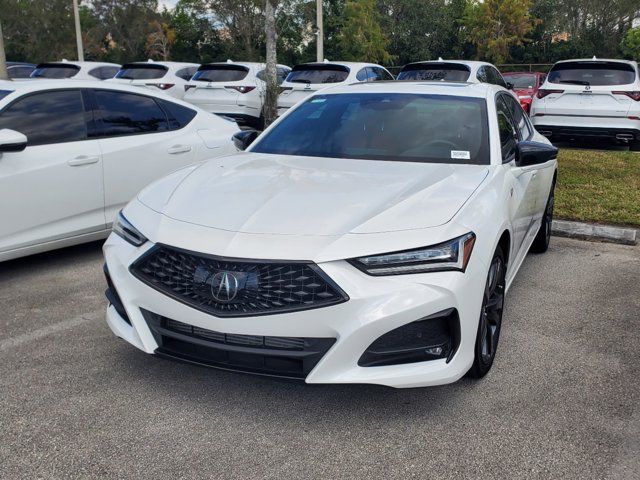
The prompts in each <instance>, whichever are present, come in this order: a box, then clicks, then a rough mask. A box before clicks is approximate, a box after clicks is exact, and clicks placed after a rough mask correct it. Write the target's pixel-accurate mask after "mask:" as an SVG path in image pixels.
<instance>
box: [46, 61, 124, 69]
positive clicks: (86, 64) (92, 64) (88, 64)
mask: <svg viewBox="0 0 640 480" xmlns="http://www.w3.org/2000/svg"><path fill="white" fill-rule="evenodd" d="M40 65H44V66H48V65H75V66H77V67H80V68H82V67H87V68H89V67H101V66H102V67H119V66H120V65H118V64H117V63H109V62H76V61H75V60H60V61H58V62H41V63H39V64H38V66H40Z"/></svg>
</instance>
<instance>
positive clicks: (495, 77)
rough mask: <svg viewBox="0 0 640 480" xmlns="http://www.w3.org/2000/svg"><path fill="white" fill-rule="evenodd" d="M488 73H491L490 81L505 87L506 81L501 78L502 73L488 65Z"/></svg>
mask: <svg viewBox="0 0 640 480" xmlns="http://www.w3.org/2000/svg"><path fill="white" fill-rule="evenodd" d="M489 72H490V73H489V75H491V80H489V81H490V82H491V83H493V84H495V85H500V86H501V87H504V88H507V82H505V81H504V78H502V74H501V73H500V72H499V71H498V70H496V69H495V68H493V67H489Z"/></svg>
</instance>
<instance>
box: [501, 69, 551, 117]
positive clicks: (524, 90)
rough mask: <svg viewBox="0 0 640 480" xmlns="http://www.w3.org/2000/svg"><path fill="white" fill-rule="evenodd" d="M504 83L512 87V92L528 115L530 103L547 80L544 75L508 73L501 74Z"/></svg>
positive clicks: (536, 73) (537, 73) (538, 73)
mask: <svg viewBox="0 0 640 480" xmlns="http://www.w3.org/2000/svg"><path fill="white" fill-rule="evenodd" d="M502 76H503V77H504V79H505V81H506V82H508V83H510V84H512V85H513V91H514V93H515V94H516V95H517V97H518V100H520V105H522V108H524V111H525V112H527V113H529V110H530V108H531V101H532V100H533V97H534V96H535V94H536V93H537V91H538V89H539V88H540V86H541V85H542V84H543V83H544V80H545V78H547V74H546V73H540V72H509V73H503V74H502Z"/></svg>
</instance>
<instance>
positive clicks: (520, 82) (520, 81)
mask: <svg viewBox="0 0 640 480" xmlns="http://www.w3.org/2000/svg"><path fill="white" fill-rule="evenodd" d="M502 76H503V77H504V79H505V80H506V81H507V82H509V83H511V84H512V85H513V88H535V86H536V76H535V75H529V74H527V73H522V74H515V73H505V74H503V75H502Z"/></svg>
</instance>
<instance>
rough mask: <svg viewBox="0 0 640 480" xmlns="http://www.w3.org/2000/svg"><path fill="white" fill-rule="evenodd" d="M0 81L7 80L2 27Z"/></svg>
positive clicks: (0, 29) (0, 34)
mask: <svg viewBox="0 0 640 480" xmlns="http://www.w3.org/2000/svg"><path fill="white" fill-rule="evenodd" d="M0 80H9V74H8V73H7V57H6V56H5V54H4V38H3V37H2V25H0Z"/></svg>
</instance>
